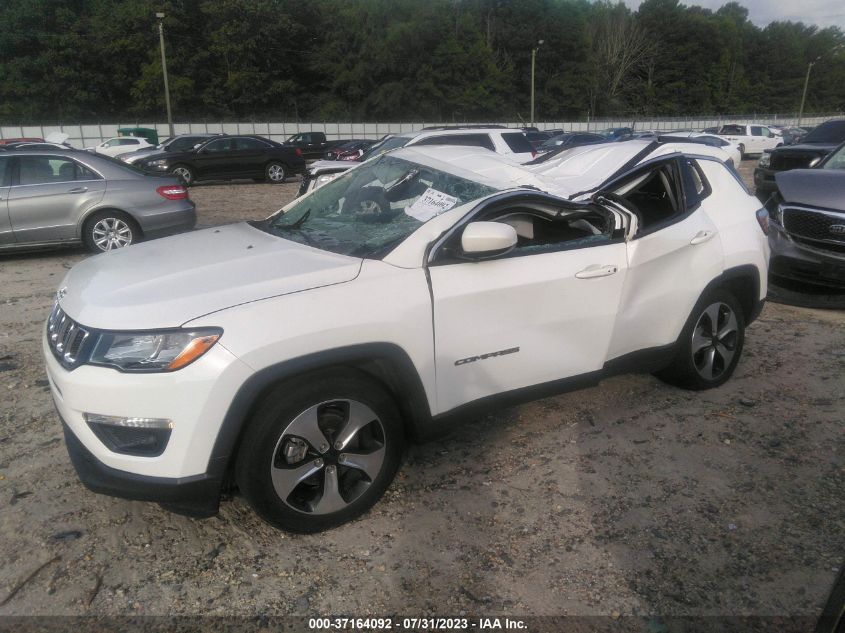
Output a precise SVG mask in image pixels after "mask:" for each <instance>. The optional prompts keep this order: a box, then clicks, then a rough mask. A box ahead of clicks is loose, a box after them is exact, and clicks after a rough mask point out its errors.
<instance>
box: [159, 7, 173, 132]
mask: <svg viewBox="0 0 845 633" xmlns="http://www.w3.org/2000/svg"><path fill="white" fill-rule="evenodd" d="M156 18H158V41H159V44H161V72H162V74H163V75H164V103H165V104H166V105H167V127H168V129H169V130H170V136H173V114H172V113H171V112H170V87H169V86H168V85H167V57H165V55H164V22H163V20H164V13H161V12H158V13H156Z"/></svg>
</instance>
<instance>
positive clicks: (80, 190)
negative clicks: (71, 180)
mask: <svg viewBox="0 0 845 633" xmlns="http://www.w3.org/2000/svg"><path fill="white" fill-rule="evenodd" d="M86 191H88V187H75V188H74V189H68V190H67V192H68V193H85V192H86Z"/></svg>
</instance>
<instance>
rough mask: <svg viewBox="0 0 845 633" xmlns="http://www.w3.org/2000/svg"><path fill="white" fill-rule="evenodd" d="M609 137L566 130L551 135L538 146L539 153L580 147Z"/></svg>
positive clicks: (604, 140)
mask: <svg viewBox="0 0 845 633" xmlns="http://www.w3.org/2000/svg"><path fill="white" fill-rule="evenodd" d="M606 142H607V139H606V138H605V137H603V136H601V135H599V134H592V133H590V132H564V133H563V134H558V135H557V136H553V137H551V138H550V139H549V140H547V141H546V142H545V143H543V144H542V145H540V147H538V148H537V153H538V154H544V153H545V152H550V151H552V150H555V149H560V148H569V147H578V146H579V145H587V144H589V143H606Z"/></svg>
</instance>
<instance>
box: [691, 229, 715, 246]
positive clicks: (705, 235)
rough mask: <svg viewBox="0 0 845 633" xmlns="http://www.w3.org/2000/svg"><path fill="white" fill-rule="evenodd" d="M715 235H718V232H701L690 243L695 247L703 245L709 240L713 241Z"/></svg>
mask: <svg viewBox="0 0 845 633" xmlns="http://www.w3.org/2000/svg"><path fill="white" fill-rule="evenodd" d="M714 235H716V231H699V232H698V233H696V234H695V235H694V236H693V238H692V239H691V240H690V241H689V243H690V244H693V245H695V244H703V243H704V242H706V241H707V240H710V239H713V236H714Z"/></svg>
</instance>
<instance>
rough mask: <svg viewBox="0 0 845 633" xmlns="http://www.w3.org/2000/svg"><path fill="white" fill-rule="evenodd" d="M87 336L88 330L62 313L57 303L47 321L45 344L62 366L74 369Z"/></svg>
mask: <svg viewBox="0 0 845 633" xmlns="http://www.w3.org/2000/svg"><path fill="white" fill-rule="evenodd" d="M88 334H89V332H88V330H86V329H85V328H83V327H81V326H80V325H79V324H78V323H77V322H76V321H74V320H73V319H71V318H70V317H69V316H68V315H66V314H65V313H64V310H62V309H61V307H59V303H58V301H57V302H56V305H55V307H54V308H53V311H52V312H51V313H50V317H49V318H48V319H47V344H48V345H49V346H50V350H51V351H52V352H53V355H54V356H55V357H56V359H57V360H58V361H59V362H60V363H61V364H62V365H64V366H65V367H67V368H72V367H76V365H77V363H78V361H79V354H80V351H81V350H82V346H83V345H84V344H85V342H86V341H87V340H88Z"/></svg>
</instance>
